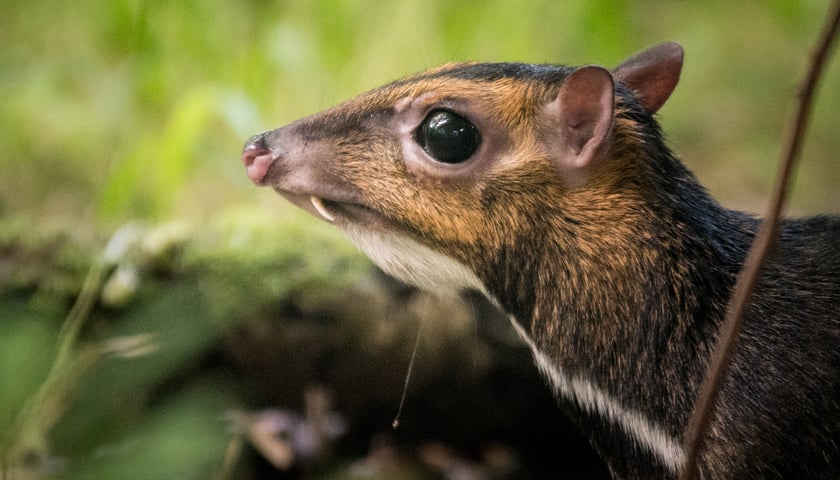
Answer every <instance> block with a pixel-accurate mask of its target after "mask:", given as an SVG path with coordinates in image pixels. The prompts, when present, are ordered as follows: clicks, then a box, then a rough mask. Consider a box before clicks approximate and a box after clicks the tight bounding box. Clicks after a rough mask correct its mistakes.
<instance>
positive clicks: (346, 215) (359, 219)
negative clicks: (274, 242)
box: [274, 188, 387, 227]
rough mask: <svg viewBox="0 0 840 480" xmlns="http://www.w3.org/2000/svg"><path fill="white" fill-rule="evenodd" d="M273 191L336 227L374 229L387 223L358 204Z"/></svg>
mask: <svg viewBox="0 0 840 480" xmlns="http://www.w3.org/2000/svg"><path fill="white" fill-rule="evenodd" d="M274 190H275V191H276V192H277V193H279V194H280V195H281V196H282V197H283V198H285V199H286V200H288V201H289V202H291V203H292V204H294V205H295V206H297V207H298V208H301V209H303V210H305V211H306V212H308V213H309V214H310V215H312V216H314V217H317V218H321V219H323V220H325V221H327V222H329V223H333V224H336V225H337V226H342V225H345V224H360V225H366V226H368V227H375V226H384V225H385V224H386V223H387V220H386V219H385V218H384V217H383V216H382V215H381V214H379V213H377V212H375V211H374V210H372V209H371V208H369V207H366V206H364V205H362V204H360V203H356V202H350V201H339V200H331V199H329V198H326V197H322V196H319V195H316V194H306V193H294V192H290V191H288V190H282V189H279V188H275V189H274Z"/></svg>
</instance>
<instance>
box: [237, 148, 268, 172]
mask: <svg viewBox="0 0 840 480" xmlns="http://www.w3.org/2000/svg"><path fill="white" fill-rule="evenodd" d="M263 155H271V150H269V149H267V148H265V147H262V146H257V145H253V144H251V145H246V146H245V148H244V149H243V150H242V164H243V165H245V166H246V167H250V166H251V165H253V164H254V161H255V160H256V159H257V157H260V156H263Z"/></svg>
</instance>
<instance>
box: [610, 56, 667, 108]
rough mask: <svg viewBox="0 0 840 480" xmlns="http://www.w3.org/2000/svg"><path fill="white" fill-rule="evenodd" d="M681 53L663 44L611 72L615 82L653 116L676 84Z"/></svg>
mask: <svg viewBox="0 0 840 480" xmlns="http://www.w3.org/2000/svg"><path fill="white" fill-rule="evenodd" d="M682 64H683V49H682V47H681V46H680V45H679V44H678V43H673V42H671V43H663V44H661V45H657V46H655V47H651V48H649V49H647V50H644V51H642V52H639V53H637V54H636V55H634V56H632V57H630V58H628V59H627V60H625V61H623V62H622V63H621V65H619V66H617V67H615V69H613V76H614V77H615V80H616V82H621V83H623V84H625V85H627V86H628V87H630V88H631V89H633V90H634V91H635V92H636V98H638V99H639V101H640V102H641V103H642V106H643V107H645V109H646V110H647V111H648V112H650V113H656V112H657V111H658V110H659V109H660V108H661V107H662V105H664V104H665V100H668V97H670V96H671V92H673V91H674V88H675V87H676V86H677V82H678V81H679V80H680V71H682Z"/></svg>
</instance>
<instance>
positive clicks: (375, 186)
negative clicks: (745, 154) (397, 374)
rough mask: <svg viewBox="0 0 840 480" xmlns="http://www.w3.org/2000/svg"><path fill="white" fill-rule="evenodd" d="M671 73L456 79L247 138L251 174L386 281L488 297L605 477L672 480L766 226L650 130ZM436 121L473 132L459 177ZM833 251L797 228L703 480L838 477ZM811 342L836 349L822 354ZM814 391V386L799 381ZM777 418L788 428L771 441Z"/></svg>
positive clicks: (790, 228)
mask: <svg viewBox="0 0 840 480" xmlns="http://www.w3.org/2000/svg"><path fill="white" fill-rule="evenodd" d="M681 64H682V50H681V49H680V48H679V47H678V46H676V45H674V44H667V45H663V46H659V47H655V48H653V49H650V50H648V51H646V52H643V53H642V54H640V55H638V56H636V57H633V58H631V59H629V60H628V61H626V62H625V63H623V64H622V65H621V66H619V67H618V68H617V69H615V70H614V71H613V72H612V73H610V72H607V71H606V70H603V69H598V68H594V67H583V68H581V69H572V68H569V67H556V66H532V65H520V64H447V65H444V66H442V67H439V68H437V69H434V70H430V71H428V72H424V73H421V74H419V75H416V76H413V77H409V78H407V79H404V80H400V81H397V82H394V83H393V84H390V85H386V86H384V87H382V88H380V89H376V90H373V91H371V92H368V93H365V94H362V95H360V96H359V97H357V98H355V99H353V100H350V101H348V102H346V103H344V104H341V105H339V106H337V107H334V108H332V109H330V110H327V111H326V112H322V113H320V114H317V115H314V116H312V117H308V118H306V119H303V120H300V121H298V122H295V123H293V124H291V125H288V126H286V127H283V128H280V129H277V130H273V131H270V132H265V133H263V134H260V135H257V136H255V137H253V138H252V139H251V140H249V142H248V143H247V144H246V147H245V151H244V153H243V160H244V162H245V164H246V166H247V167H248V173H249V176H251V178H252V179H253V180H254V181H255V183H258V184H260V185H271V186H273V187H274V188H275V189H277V190H278V191H279V192H281V193H282V194H284V195H286V196H287V197H288V198H289V199H290V200H292V201H293V202H295V203H297V204H298V205H300V206H301V207H303V208H306V209H307V210H309V211H310V212H312V213H314V214H316V215H319V212H317V211H315V207H313V206H312V205H310V203H309V198H310V197H311V196H314V197H317V198H319V199H322V201H323V205H324V208H325V209H326V210H327V211H328V213H329V214H330V215H331V216H334V217H335V220H334V221H335V223H336V225H337V226H338V227H339V228H342V229H344V230H345V231H347V232H348V235H350V237H351V238H353V239H354V241H356V242H357V243H359V244H360V246H361V247H362V248H363V249H365V251H366V252H367V253H368V254H369V255H371V258H373V259H374V261H377V262H378V263H380V265H382V266H383V268H385V269H386V270H388V271H390V272H391V273H393V274H395V275H397V276H403V277H401V278H404V279H405V280H407V281H412V280H416V279H417V278H418V277H415V276H413V275H412V271H414V270H417V271H423V272H422V273H423V274H424V275H425V276H423V277H422V278H423V279H424V280H423V282H422V283H423V285H422V286H424V287H426V288H437V289H450V288H479V289H481V290H483V291H484V292H485V293H487V294H488V295H489V296H491V298H493V299H494V300H495V301H496V302H497V303H498V304H499V306H500V307H502V308H503V309H504V310H505V311H506V312H507V313H509V314H510V315H511V316H512V318H514V319H515V321H516V322H517V324H518V325H519V326H521V329H522V331H523V336H524V337H525V339H526V341H528V342H531V343H532V345H533V348H534V349H535V355H536V356H537V359H538V361H539V363H540V365H541V367H542V368H543V369H544V370H545V373H546V374H547V376H548V377H549V380H550V381H551V382H552V384H553V386H554V387H555V389H556V391H557V394H558V398H560V399H561V400H564V401H566V403H567V405H568V407H569V408H570V409H571V410H573V411H575V412H576V413H577V418H578V421H579V423H580V424H581V426H582V427H583V428H584V429H586V430H588V431H589V432H590V436H591V438H592V442H593V445H595V447H596V448H597V449H598V450H599V451H600V452H601V453H602V455H603V456H604V458H605V459H606V460H607V462H608V465H609V466H610V469H611V471H612V472H613V473H614V475H615V476H617V477H627V478H663V477H673V476H674V475H676V473H677V472H678V471H679V467H680V465H679V462H680V460H681V454H682V453H681V452H682V451H681V446H680V439H681V436H682V431H683V429H684V428H685V424H686V422H687V420H688V416H689V414H690V409H691V406H692V404H693V400H694V396H695V395H696V391H697V388H698V385H699V383H700V381H701V379H702V377H703V375H704V373H705V365H706V362H707V359H708V356H709V352H710V349H711V345H712V344H713V341H714V338H715V336H716V332H717V328H718V326H719V324H720V322H721V319H722V317H723V312H724V309H725V305H726V301H727V299H728V296H729V292H730V290H731V287H732V285H733V283H734V279H735V277H736V275H737V273H738V271H739V269H740V266H741V263H742V262H743V258H744V255H745V252H746V249H747V247H748V245H749V243H750V241H751V240H752V237H753V236H754V234H755V229H756V225H757V222H756V221H755V220H754V219H752V218H750V217H748V216H746V215H744V214H741V213H738V212H732V211H729V210H726V209H724V208H723V207H721V206H720V205H718V204H717V203H716V202H715V201H714V200H712V199H711V198H710V197H709V196H708V195H707V194H706V192H705V191H704V190H703V188H702V187H700V186H699V184H697V182H696V180H695V179H694V177H693V175H691V173H690V172H688V170H686V169H685V167H684V166H683V165H682V164H681V163H680V162H679V161H678V160H677V159H676V157H674V156H673V154H672V153H671V152H670V150H668V149H667V147H666V146H665V145H664V142H663V141H662V136H661V133H660V130H659V126H658V124H657V123H656V122H655V120H654V119H653V117H652V115H653V114H654V113H655V111H656V110H657V109H658V108H659V107H660V106H661V105H662V104H663V103H664V101H665V100H666V99H667V97H668V95H670V93H671V91H672V90H673V88H674V86H675V85H676V83H677V80H678V78H679V69H680V67H681ZM570 79H572V80H570ZM605 88H609V89H610V90H608V92H612V93H610V94H609V97H608V98H612V99H613V101H612V105H608V104H604V102H603V98H604V97H603V96H599V95H600V94H602V93H604V90H603V89H605ZM433 108H444V109H448V110H451V111H454V112H458V113H459V114H460V115H462V116H463V117H465V118H467V119H469V121H471V122H472V123H473V124H474V125H475V126H476V128H477V129H478V131H479V132H480V134H481V142H480V146H479V147H478V150H477V151H476V152H475V153H474V154H473V155H472V156H471V157H470V159H469V160H467V161H464V162H463V163H458V164H443V163H440V162H436V161H434V159H433V158H430V157H429V154H428V152H424V150H423V149H422V148H421V147H420V146H419V145H418V144H417V142H416V139H415V138H414V137H413V135H415V132H416V131H417V128H418V125H420V124H421V122H423V119H424V118H425V116H426V115H427V113H428V112H429V111H430V110H432V109H433ZM569 112H571V113H569ZM605 112H606V113H609V117H607V118H608V120H607V121H606V123H605V121H604V120H603V118H604V115H603V114H604V113H605ZM598 132H602V133H604V134H603V135H601V134H600V133H598ZM313 205H314V204H313ZM838 235H840V220H838V219H837V218H833V217H831V218H829V217H821V218H816V219H806V220H798V221H789V222H787V223H786V225H785V228H784V233H783V241H782V246H781V248H780V251H781V252H782V255H783V256H780V257H779V258H778V259H777V260H776V262H775V263H772V262H771V264H769V265H768V267H767V269H766V272H767V273H766V274H765V278H764V280H763V282H762V284H761V286H760V287H759V290H758V292H757V297H756V298H757V300H756V301H755V302H754V305H753V309H752V313H751V315H750V316H749V318H748V319H747V322H746V324H745V327H744V334H743V338H742V349H741V350H740V351H739V353H738V354H736V358H735V360H734V365H735V366H734V368H733V375H732V376H731V378H729V379H728V381H727V382H726V383H725V385H724V387H723V391H722V401H721V406H720V407H719V411H718V414H717V416H716V418H715V420H714V421H713V423H712V433H711V436H712V438H711V439H710V441H709V442H707V445H708V447H707V451H706V452H704V454H703V456H702V458H701V461H700V472H701V476H702V477H703V478H790V477H791V476H798V475H804V474H806V473H807V474H808V475H809V476H810V478H834V477H835V476H837V475H840V472H838V469H840V466H838V464H840V449H838V446H837V444H836V443H834V440H833V438H835V437H836V435H838V434H840V402H838V400H837V397H838V396H840V380H838V378H839V377H840V371H838V369H839V368H840V353H838V351H837V350H838V349H837V348H836V345H837V342H840V325H839V324H838V322H840V320H838V317H837V315H836V309H837V308H838V307H840V281H838V278H840V260H839V259H840V252H838V251H837V247H836V245H834V244H833V243H832V242H827V241H825V240H824V238H835V239H836V238H837V236H838ZM835 243H836V242H835ZM432 252H433V253H432ZM805 272H808V273H807V274H806V273H805ZM428 279H431V280H428ZM815 331H819V332H822V335H823V337H824V338H829V339H833V340H831V341H828V342H826V345H830V346H828V347H827V346H825V345H823V346H821V347H820V348H821V349H820V350H818V351H813V350H810V349H811V348H812V347H811V345H812V344H813V343H814V342H813V341H812V340H809V339H811V338H812V335H814V333H813V332H815ZM778 332H785V334H784V336H779V334H778ZM832 342H834V343H832ZM776 349H781V351H782V352H783V353H779V351H777V350H776ZM788 365H793V368H792V369H791V370H787V368H788ZM809 374H813V375H816V376H817V377H818V378H819V379H820V380H819V381H817V382H807V381H803V380H802V379H803V377H804V376H807V375H809ZM751 382H755V383H751ZM791 390H793V391H796V392H799V393H800V395H798V397H797V398H798V401H799V402H800V403H799V404H798V405H792V404H788V402H789V398H791V395H790V394H789V391H791ZM777 392H779V393H777ZM784 392H788V393H784ZM778 415H789V416H790V418H792V419H796V420H795V422H793V421H792V425H791V426H789V427H786V428H784V429H782V428H778V424H779V422H778V420H777V419H776V417H777V416H778ZM793 424H799V425H801V429H799V430H797V429H796V425H793ZM774 429H775V430H774ZM764 431H770V432H771V433H768V434H767V435H765V434H764V433H762V432H764ZM803 432H805V433H803ZM785 455H793V456H795V457H798V458H800V459H801V463H800V464H797V463H795V462H796V461H797V459H796V458H794V457H785ZM792 462H793V463H792Z"/></svg>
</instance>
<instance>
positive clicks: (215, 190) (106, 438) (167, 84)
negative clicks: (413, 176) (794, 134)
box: [0, 0, 840, 478]
mask: <svg viewBox="0 0 840 480" xmlns="http://www.w3.org/2000/svg"><path fill="white" fill-rule="evenodd" d="M824 9H825V2H822V1H819V0H803V1H789V0H772V1H758V0H748V1H743V2H736V3H733V2H724V1H712V2H689V1H674V2H667V3H663V2H657V1H653V0H644V1H634V2H630V1H586V0H569V1H564V2H554V1H549V0H539V1H535V0H528V1H525V0H506V1H502V0H491V1H477V0H467V1H463V2H457V3H453V2H444V1H439V0H426V1H423V2H420V1H414V0H394V1H391V2H372V1H356V0H325V1H319V2H308V1H291V2H269V1H265V0H247V1H239V2H232V1H221V2H214V3H212V5H211V4H207V3H206V2H201V1H199V0H177V1H169V2H164V1H151V0H148V1H143V0H111V1H104V0H79V1H73V2H70V1H55V2H26V1H21V0H7V1H6V3H5V4H4V9H3V11H4V13H3V15H0V100H2V104H3V107H2V109H0V131H2V132H3V134H2V139H1V140H0V385H2V388H0V432H3V437H2V442H0V444H2V446H3V447H4V449H5V452H6V453H5V454H4V456H6V458H5V461H7V462H9V464H10V465H16V466H17V467H20V466H21V465H24V466H25V467H26V468H25V469H24V470H23V471H17V470H10V471H6V472H4V471H2V470H0V478H4V477H5V476H6V475H8V476H9V478H30V477H29V476H27V475H28V473H31V472H39V475H40V476H49V475H50V472H62V473H63V474H66V475H69V476H70V477H72V478H174V477H177V478H209V477H210V476H211V474H212V473H213V472H218V471H219V468H220V467H221V463H222V458H223V457H224V450H225V448H227V447H226V446H225V445H226V442H227V439H228V436H229V432H226V431H225V430H224V424H223V422H220V421H219V418H220V416H222V415H223V414H224V411H225V410H226V409H227V408H230V407H231V405H238V404H240V403H248V401H246V400H243V399H242V398H239V395H240V394H239V392H241V391H243V390H245V389H244V387H242V389H241V390H240V388H239V387H241V385H240V384H239V380H241V379H236V378H231V377H230V376H228V375H226V374H225V373H224V372H219V371H213V370H210V371H209V373H207V374H205V375H198V379H197V380H194V381H191V382H188V384H186V385H185V386H181V387H179V388H175V387H169V388H170V390H171V391H170V392H169V394H167V395H163V394H161V393H160V391H161V390H166V389H167V385H170V384H172V383H176V384H177V379H178V378H180V376H183V375H185V372H189V371H191V369H196V368H198V367H197V366H196V365H197V364H198V363H200V361H201V359H202V358H204V357H205V356H206V355H208V351H211V349H212V348H213V345H216V344H217V343H218V342H219V341H220V339H221V338H223V337H224V336H225V335H226V334H227V333H228V332H229V331H230V329H231V328H233V327H235V326H237V325H241V324H243V323H247V322H248V321H250V320H251V319H253V318H254V317H255V316H259V314H260V312H261V310H262V309H264V308H265V306H266V305H271V304H272V303H276V302H277V301H278V299H284V298H287V297H289V296H290V295H292V294H293V293H294V292H299V291H302V290H307V287H309V288H308V291H309V292H310V293H309V294H310V295H314V297H312V298H315V299H318V298H320V297H318V295H317V294H314V293H312V292H317V291H318V289H317V288H315V287H317V286H320V287H323V288H328V289H335V288H341V286H342V285H345V284H347V283H350V282H351V280H350V279H351V277H353V275H352V274H351V272H355V274H356V275H358V273H359V272H364V271H366V268H365V267H364V266H365V265H367V264H366V263H365V261H364V260H362V259H361V258H360V257H359V255H358V254H357V253H355V251H353V250H352V249H351V248H350V247H348V246H347V244H346V243H345V242H344V241H343V240H341V239H340V238H339V235H338V234H337V232H334V231H333V230H331V229H329V228H328V227H327V226H323V225H320V224H318V223H317V222H314V221H311V220H310V219H307V218H305V217H304V216H303V215H301V214H297V213H293V212H292V211H291V209H290V208H289V207H287V206H285V205H284V204H283V202H282V201H281V200H280V199H279V198H277V197H276V195H274V194H273V193H272V192H269V191H260V190H257V189H255V188H253V187H252V186H251V185H250V183H249V182H248V180H247V178H246V177H245V175H244V172H243V170H242V167H241V164H240V163H239V160H238V157H239V150H240V148H241V145H242V143H243V142H244V141H245V139H247V138H248V137H249V136H250V135H252V134H254V133H256V132H259V131H261V130H266V129H269V128H273V127H276V126H279V125H281V124H284V123H287V122H289V121H292V120H294V119H295V118H298V117H301V116H304V115H307V114H310V113H313V112H316V111H318V110H320V109H323V108H325V107H328V106H330V105H332V104H335V103H337V102H339V101H341V100H344V99H346V98H348V97H350V96H352V95H354V94H356V93H359V92H361V91H364V90H367V89H370V88H374V87H376V86H378V85H381V84H383V83H385V82H388V81H391V80H394V79H396V78H399V77H401V76H403V75H406V74H409V73H412V72H415V71H419V70H422V69H425V68H428V67H431V66H434V65H436V64H439V63H442V62H446V61H453V60H488V61H489V60H494V61H498V60H508V61H525V62H546V63H569V64H582V63H588V62H594V63H600V64H604V65H615V64H617V63H618V62H619V61H620V60H621V59H622V58H624V57H626V56H628V55H630V54H632V53H633V52H635V51H637V50H639V49H641V48H644V47H645V46H648V45H651V44H654V43H657V42H661V41H666V40H675V41H678V42H680V43H682V44H683V46H684V47H685V50H686V64H685V69H684V72H683V76H682V80H681V85H680V86H679V87H678V89H677V91H676V93H675V94H674V96H673V97H672V98H671V100H670V101H669V103H668V104H666V106H665V107H664V108H663V110H662V112H661V118H662V121H663V124H664V129H665V131H666V132H667V134H668V136H669V137H670V140H671V144H672V147H673V148H674V149H675V150H676V151H677V152H678V153H679V154H680V155H681V156H682V157H683V158H684V159H685V160H686V162H687V163H688V164H689V166H690V167H691V168H692V169H694V170H695V171H697V173H698V175H699V177H700V178H701V180H702V181H703V183H704V184H706V185H707V186H708V187H709V188H710V190H711V191H712V192H713V193H714V194H715V195H716V196H718V197H719V198H721V199H723V201H724V203H725V204H727V205H731V206H734V207H737V208H744V209H749V210H752V211H761V210H762V209H763V198H764V197H765V196H766V194H767V192H768V191H769V185H770V181H771V179H772V177H773V175H774V173H775V164H776V161H777V156H778V149H779V145H780V143H781V142H780V137H781V135H782V128H783V126H784V122H785V121H786V120H787V119H788V117H789V115H790V112H791V105H792V101H793V98H794V95H795V87H796V85H797V83H798V82H799V81H800V79H801V76H802V73H803V71H804V69H805V66H806V64H807V61H808V52H809V49H810V46H811V43H812V41H813V40H814V38H815V36H816V32H817V31H818V28H819V25H821V22H822V16H823V15H824ZM839 63H840V62H837V61H836V59H835V60H834V61H833V62H832V64H831V65H830V68H829V71H828V73H827V75H826V76H825V78H824V79H823V83H822V88H821V89H820V91H819V95H818V100H817V107H816V108H815V111H814V118H813V122H812V129H811V131H810V133H809V137H808V141H807V144H806V148H805V156H804V157H805V158H804V161H803V163H802V164H801V168H800V169H799V174H798V181H797V184H796V187H795V189H794V197H793V206H792V211H793V212H796V213H814V212H818V211H826V210H833V211H837V210H838V207H840V189H838V188H837V185H838V184H840V168H837V166H836V164H835V162H836V160H837V153H836V152H838V151H840V136H838V135H837V126H838V125H840V110H838V109H837V108H836V107H835V106H836V105H837V104H838V102H840V89H838V88H836V87H837V85H838V82H839V81H840V77H838V75H840V64H839ZM132 222H141V223H132ZM125 225H128V226H125ZM142 225H146V226H142ZM121 226H122V229H119V228H120V227H121ZM118 229H119V230H118ZM115 231H119V232H121V233H120V234H121V235H123V237H120V238H119V241H120V242H124V245H125V248H124V249H122V250H120V251H119V252H117V254H113V252H111V254H113V255H111V257H112V258H111V257H109V254H107V252H106V253H102V252H101V250H102V249H104V248H105V246H106V244H107V243H108V242H107V239H108V238H109V237H110V235H109V234H108V232H115ZM113 245H114V244H113V243H112V244H111V247H113ZM111 247H109V248H111ZM114 248H116V247H114ZM109 258H110V259H109ZM100 267H101V268H103V269H104V270H103V272H102V273H103V278H102V282H101V284H97V285H96V287H97V289H96V290H95V295H97V297H96V298H93V299H92V300H95V301H96V304H95V305H94V306H93V308H92V310H90V311H89V312H88V313H89V315H86V316H85V318H84V319H83V320H84V322H85V326H84V330H83V335H82V337H80V338H78V339H76V338H74V337H72V338H71V337H67V336H63V335H65V334H66V332H64V333H62V332H63V330H62V328H63V327H62V325H63V324H62V321H63V319H64V318H65V317H67V315H68V313H69V312H70V311H71V306H72V305H73V304H74V303H75V302H78V301H81V300H84V298H77V297H78V296H79V293H80V291H81V289H82V285H83V283H84V280H85V278H86V277H87V276H88V275H89V272H90V271H91V269H96V268H100ZM149 278H154V279H155V281H154V282H149V281H148V280H149ZM353 278H357V277H353ZM310 301H317V300H310ZM65 327H66V324H65ZM66 338H71V340H72V342H71V343H72V347H73V348H72V355H71V357H69V359H67V360H66V361H67V362H70V363H68V364H67V365H59V367H63V368H69V370H68V371H69V372H70V373H69V374H68V375H69V377H67V378H66V381H62V382H58V383H55V382H52V381H48V380H49V378H50V371H51V370H53V369H55V368H56V364H55V363H54V361H55V359H56V358H59V359H60V358H62V357H56V355H57V348H58V347H57V345H61V343H62V339H66ZM62 361H64V360H62ZM47 387H49V388H56V389H57V390H50V392H52V393H51V394H50V395H49V396H48V399H49V400H51V401H49V402H46V403H43V404H41V405H40V406H39V407H38V408H36V409H35V410H32V408H33V407H32V405H33V399H34V398H36V397H37V396H38V392H43V391H45V390H44V389H45V388H47ZM35 403H37V402H35ZM27 411H29V412H33V411H35V412H37V413H38V414H37V415H35V417H33V418H34V419H30V420H27V421H23V423H21V422H22V420H21V418H24V417H26V415H24V414H23V413H24V412H27ZM27 418H28V417H27ZM12 432H16V433H15V434H14V436H12V435H11V433H12ZM140 445H142V446H143V447H142V448H141V447H139V446H140ZM15 447H17V448H23V450H17V451H16V450H15ZM10 452H11V453H10ZM15 452H17V454H21V455H22V457H20V458H12V457H13V456H14V454H15ZM33 452H34V453H36V454H37V455H34V454H33ZM21 459H22V460H21ZM0 460H3V459H0ZM36 461H37V462H36ZM21 462H22V463H21ZM27 462H28V463H27ZM33 462H35V463H36V464H35V465H33ZM39 462H40V463H39ZM27 472H28V473H27ZM406 475H407V478H413V474H406ZM392 478H396V476H393V477H392Z"/></svg>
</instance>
